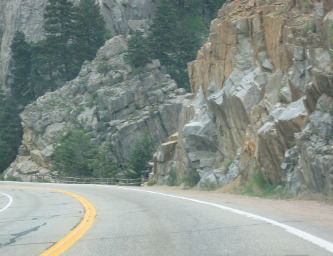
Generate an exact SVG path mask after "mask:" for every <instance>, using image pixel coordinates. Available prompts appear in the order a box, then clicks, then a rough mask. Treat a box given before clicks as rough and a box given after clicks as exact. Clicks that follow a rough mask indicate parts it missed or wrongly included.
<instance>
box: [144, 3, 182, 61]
mask: <svg viewBox="0 0 333 256" xmlns="http://www.w3.org/2000/svg"><path fill="white" fill-rule="evenodd" d="M178 19H179V12H178V9H177V8H176V6H175V5H174V3H173V2H171V1H169V0H161V1H159V3H158V4H157V7H156V11H155V17H154V19H153V23H152V25H151V27H150V29H149V31H150V36H149V42H150V48H151V50H152V54H153V57H154V58H156V59H159V60H160V61H161V63H162V64H163V65H165V66H169V65H172V60H171V57H170V53H171V52H172V51H173V49H174V44H175V40H176V31H177V29H178V25H179V22H178Z"/></svg>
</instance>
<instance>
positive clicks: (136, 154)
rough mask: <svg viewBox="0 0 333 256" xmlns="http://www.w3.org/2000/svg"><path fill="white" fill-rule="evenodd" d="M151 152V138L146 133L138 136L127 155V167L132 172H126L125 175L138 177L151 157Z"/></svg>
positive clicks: (152, 145)
mask: <svg viewBox="0 0 333 256" xmlns="http://www.w3.org/2000/svg"><path fill="white" fill-rule="evenodd" d="M153 153H154V143H153V141H152V139H151V138H150V137H149V136H148V135H147V134H145V135H144V136H142V137H139V138H138V139H137V141H136V142H135V144H134V145H133V149H132V150H131V152H130V153H129V156H128V160H129V167H130V169H132V170H133V171H134V172H128V173H127V177H128V178H133V179H136V178H140V177H141V175H142V173H143V171H144V170H145V169H146V166H147V163H148V162H149V161H150V160H151V159H152V158H153Z"/></svg>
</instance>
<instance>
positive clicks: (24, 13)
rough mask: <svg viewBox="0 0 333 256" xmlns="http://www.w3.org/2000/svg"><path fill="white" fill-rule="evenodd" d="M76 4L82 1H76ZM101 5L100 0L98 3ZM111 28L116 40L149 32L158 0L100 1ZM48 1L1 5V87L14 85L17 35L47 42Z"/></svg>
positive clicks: (8, 1)
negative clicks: (12, 68)
mask: <svg viewBox="0 0 333 256" xmlns="http://www.w3.org/2000/svg"><path fill="white" fill-rule="evenodd" d="M72 1H73V2H74V3H75V4H77V3H78V2H79V0H72ZM96 1H97V0H96ZM97 2H98V3H99V4H100V6H101V13H102V14H103V17H104V20H105V22H106V26H107V28H108V29H109V30H110V32H111V33H112V35H113V36H115V35H127V34H129V32H130V31H136V30H138V29H140V30H144V31H145V30H147V29H148V26H149V24H150V23H151V18H152V12H153V10H154V8H153V6H154V0H98V1H97ZM47 3H48V0H1V2H0V45H1V47H0V86H2V87H8V85H9V83H10V79H11V76H10V72H9V70H10V65H11V63H10V58H11V52H10V45H11V42H12V39H13V37H14V34H15V32H16V31H22V32H24V33H25V35H26V38H27V41H29V42H36V41H39V40H41V39H43V38H44V30H43V24H44V18H43V13H44V8H45V6H46V5H47Z"/></svg>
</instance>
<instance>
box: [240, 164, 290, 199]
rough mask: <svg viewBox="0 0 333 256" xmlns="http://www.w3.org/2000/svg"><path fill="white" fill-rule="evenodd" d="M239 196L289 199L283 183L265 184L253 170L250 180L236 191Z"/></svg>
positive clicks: (260, 176) (261, 177) (258, 173)
mask: <svg viewBox="0 0 333 256" xmlns="http://www.w3.org/2000/svg"><path fill="white" fill-rule="evenodd" d="M237 190H238V191H237V192H239V193H241V194H248V195H251V196H257V197H268V198H280V199H282V198H291V194H290V193H289V192H288V191H287V190H286V188H285V184H284V183H283V182H276V183H270V182H267V181H266V180H265V179H264V178H263V176H262V175H261V173H260V172H259V171H258V170H255V171H254V173H253V175H252V177H251V179H250V180H249V181H247V182H246V183H245V185H244V186H243V187H240V188H238V189H237Z"/></svg>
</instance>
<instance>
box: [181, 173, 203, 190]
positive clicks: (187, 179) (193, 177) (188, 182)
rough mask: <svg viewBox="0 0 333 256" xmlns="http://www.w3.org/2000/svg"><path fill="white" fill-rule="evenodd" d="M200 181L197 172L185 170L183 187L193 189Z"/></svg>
mask: <svg viewBox="0 0 333 256" xmlns="http://www.w3.org/2000/svg"><path fill="white" fill-rule="evenodd" d="M199 181H200V175H199V173H198V172H197V171H193V170H187V171H185V175H184V177H183V182H184V185H185V187H194V186H195V185H197V184H198V182H199Z"/></svg>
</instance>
